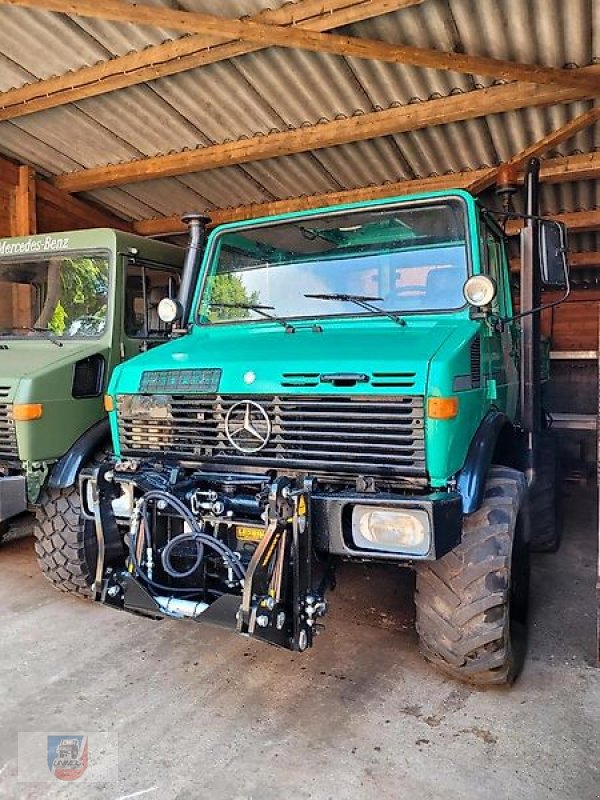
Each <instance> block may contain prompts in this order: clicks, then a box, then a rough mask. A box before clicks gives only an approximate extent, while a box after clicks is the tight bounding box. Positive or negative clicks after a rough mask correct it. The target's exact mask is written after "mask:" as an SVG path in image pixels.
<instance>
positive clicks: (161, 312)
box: [157, 297, 181, 324]
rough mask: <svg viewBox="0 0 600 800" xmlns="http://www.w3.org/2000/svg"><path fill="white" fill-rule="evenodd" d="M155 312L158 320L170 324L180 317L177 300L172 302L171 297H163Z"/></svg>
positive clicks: (179, 307)
mask: <svg viewBox="0 0 600 800" xmlns="http://www.w3.org/2000/svg"><path fill="white" fill-rule="evenodd" d="M157 311H158V316H159V319H161V320H162V321H163V322H166V323H168V324H170V323H171V322H175V320H176V319H179V317H180V315H181V306H180V305H179V303H178V302H177V300H173V299H172V298H171V297H163V299H162V300H161V301H160V303H159V304H158V308H157Z"/></svg>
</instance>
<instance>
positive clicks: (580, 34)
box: [0, 0, 600, 219]
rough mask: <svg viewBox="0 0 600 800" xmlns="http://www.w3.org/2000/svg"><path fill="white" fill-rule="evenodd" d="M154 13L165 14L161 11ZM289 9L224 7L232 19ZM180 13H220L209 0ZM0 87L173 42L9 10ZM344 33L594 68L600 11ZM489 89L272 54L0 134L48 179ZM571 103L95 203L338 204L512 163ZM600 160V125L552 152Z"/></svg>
mask: <svg viewBox="0 0 600 800" xmlns="http://www.w3.org/2000/svg"><path fill="white" fill-rule="evenodd" d="M154 3H155V4H156V5H165V6H170V3H169V2H168V0H164V2H157V0H154ZM281 5H283V4H282V3H281V2H273V0H228V2H227V3H226V4H223V5H221V6H220V7H219V12H220V13H226V14H227V15H228V16H238V15H243V14H254V13H256V12H258V11H260V10H262V9H265V8H267V7H269V8H277V7H280V6H281ZM180 6H181V7H183V8H186V9H192V10H198V11H205V12H208V13H214V11H215V8H214V6H215V4H214V2H211V1H210V0H185V2H183V3H180ZM0 21H1V23H2V24H0V90H6V89H8V88H10V87H11V86H19V85H22V84H24V83H27V82H30V81H31V80H32V79H34V78H36V77H38V78H44V77H49V76H52V75H56V74H61V73H64V72H66V71H67V70H71V69H77V68H79V67H81V66H85V65H92V64H94V63H96V62H98V61H102V60H106V59H107V58H109V57H111V56H112V55H122V54H125V53H127V52H130V51H132V50H139V49H142V48H144V47H147V46H149V45H152V44H157V43H160V42H162V41H166V40H168V39H170V38H176V37H177V36H178V35H179V34H177V33H174V32H172V31H171V32H169V31H160V30H157V29H153V28H150V27H141V26H134V25H124V24H120V23H112V22H106V21H102V20H97V19H84V18H79V17H69V16H66V15H56V14H51V13H49V12H41V11H37V10H36V11H33V10H29V9H23V8H9V7H6V6H2V7H1V8H0ZM343 32H345V33H347V34H349V35H354V36H363V37H370V38H375V39H382V40H385V41H388V42H396V43H406V44H412V45H418V46H422V47H431V48H436V49H448V50H458V51H465V52H468V53H471V54H477V55H487V56H493V57H496V58H503V59H509V60H515V61H526V62H531V63H539V64H547V65H551V66H556V67H563V66H566V65H572V66H585V65H588V64H591V63H594V62H596V61H600V3H599V2H597V0H569V2H566V1H565V0H529V2H523V0H426V2H424V3H422V4H421V5H419V6H415V7H413V8H409V9H404V10H401V11H397V12H394V13H390V14H387V15H384V16H381V17H379V18H376V19H372V20H366V21H363V22H360V23H357V24H355V25H352V26H349V27H348V28H346V29H344V30H343ZM491 83H492V81H491V79H489V78H484V77H481V76H468V75H462V74H456V73H451V72H443V71H439V70H431V69H426V70H425V69H417V68H414V67H409V66H404V65H402V66H400V65H393V64H384V63H381V62H375V61H364V60H359V59H355V58H342V57H339V56H333V55H327V54H323V53H310V52H303V51H299V50H288V49H281V48H269V49H266V50H262V51H260V52H256V53H251V54H247V55H245V56H239V57H237V58H234V59H231V60H230V61H227V62H221V63H216V64H212V65H208V66H206V67H203V68H201V69H195V70H191V71H188V72H185V73H180V74H178V75H173V76H170V77H165V78H161V79H159V80H157V81H153V82H151V83H148V84H144V85H140V86H135V87H130V88H127V89H123V90H121V91H118V92H113V93H111V94H104V95H101V96H98V97H94V98H89V99H86V100H83V101H80V102H77V103H75V104H72V105H69V106H64V107H60V108H55V109H52V110H48V111H43V112H39V113H36V114H32V115H30V116H26V117H22V118H19V119H16V120H13V121H10V122H3V123H0V151H2V152H4V153H5V154H7V155H9V156H12V157H14V158H16V159H18V160H20V161H24V162H27V163H31V164H32V165H34V166H35V167H37V168H39V169H40V170H41V171H43V172H45V173H46V174H49V175H52V174H58V173H61V172H66V171H71V170H74V169H78V168H81V167H91V166H96V165H102V164H108V163H118V162H123V161H128V160H130V159H134V158H140V157H143V156H151V155H156V154H161V153H169V152H172V151H179V150H183V149H185V148H190V149H192V148H195V147H199V146H205V145H207V144H210V143H218V142H224V141H228V140H236V139H239V138H240V137H249V136H253V135H255V134H257V133H259V134H268V133H269V132H270V131H273V130H286V129H288V128H296V127H298V126H301V125H305V124H310V125H314V124H317V123H318V122H319V121H322V120H332V119H335V118H337V117H348V116H351V115H353V114H357V113H365V112H370V111H376V110H379V109H385V108H389V107H391V106H394V105H403V104H406V103H410V102H416V101H426V100H428V99H430V98H433V97H444V96H448V95H450V94H453V93H456V92H468V91H470V90H471V89H473V88H475V87H477V86H487V85H490V84H491ZM589 105H590V104H589V103H572V104H569V105H561V106H554V107H548V108H530V109H524V110H522V111H515V112H510V113H502V114H495V115H490V116H488V117H485V118H482V119H476V120H469V121H464V122H457V123H452V124H448V125H443V126H438V127H434V128H429V129H425V130H420V131H415V132H410V133H403V134H399V135H396V136H387V137H382V138H378V139H374V140H371V141H365V142H360V143H353V144H346V145H341V146H338V147H332V148H328V149H324V150H319V151H315V152H313V153H304V154H300V155H293V156H285V157H280V158H277V159H269V160H266V161H262V162H254V163H250V164H245V165H243V166H232V167H227V168H222V169H218V170H212V171H210V172H203V173H198V174H195V175H186V176H182V177H180V178H169V179H164V180H154V181H149V182H146V183H139V184H135V185H129V186H124V187H122V188H118V189H105V190H100V191H96V192H92V193H91V194H90V196H91V197H92V198H93V199H95V200H96V201H97V202H100V203H102V204H104V205H106V206H107V207H110V208H111V209H114V210H115V211H117V212H118V213H120V214H122V215H125V216H127V217H130V218H134V219H137V218H142V217H147V216H154V215H163V214H166V215H169V214H177V213H180V212H181V211H183V210H186V209H189V208H190V207H192V206H194V207H196V208H199V209H210V208H213V207H224V206H236V205H241V204H245V203H250V202H261V201H266V200H272V199H278V198H286V197H294V196H301V195H304V194H314V193H318V192H327V191H335V190H339V189H341V188H353V187H359V186H367V185H371V184H381V183H384V182H388V181H397V180H403V179H410V178H413V177H425V176H428V175H432V174H445V173H448V172H456V171H462V170H465V169H476V168H478V167H480V166H482V165H491V164H496V163H499V162H500V161H502V160H506V159H507V158H509V157H510V156H511V155H513V154H514V153H515V152H517V151H519V150H521V149H522V148H523V147H525V146H526V145H528V144H530V143H531V142H533V141H536V140H537V139H539V138H541V137H542V136H544V135H545V134H547V133H549V132H550V131H551V130H553V129H555V128H557V127H559V126H560V125H562V124H564V123H565V122H566V121H567V120H568V119H570V118H572V117H573V116H575V115H576V114H579V113H581V112H582V111H583V110H585V109H586V108H588V107H589ZM593 149H600V125H597V126H596V127H595V128H593V129H592V128H590V129H586V130H585V131H582V132H581V133H580V134H578V135H577V136H576V137H574V138H573V139H572V140H570V141H568V142H565V143H564V144H563V145H561V146H560V147H558V148H556V151H555V154H556V153H558V154H569V153H573V152H589V151H591V150H593ZM543 199H544V204H545V205H546V210H548V211H569V210H575V209H585V208H596V207H599V206H600V196H599V189H598V183H597V182H594V181H582V182H579V183H576V184H564V185H560V186H559V185H554V186H546V187H544V192H543Z"/></svg>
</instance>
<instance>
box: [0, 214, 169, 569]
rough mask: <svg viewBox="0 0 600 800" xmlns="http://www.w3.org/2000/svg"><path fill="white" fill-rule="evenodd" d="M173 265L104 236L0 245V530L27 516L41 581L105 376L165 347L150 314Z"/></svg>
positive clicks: (98, 445)
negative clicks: (32, 516)
mask: <svg viewBox="0 0 600 800" xmlns="http://www.w3.org/2000/svg"><path fill="white" fill-rule="evenodd" d="M183 255H184V252H183V250H182V249H181V248H178V247H174V246H171V245H166V244H161V243H156V242H153V241H150V240H147V239H143V238H141V237H137V236H133V235H129V234H127V233H123V232H120V231H115V230H109V229H96V230H79V231H67V232H64V233H56V234H44V235H38V236H28V237H23V238H11V239H0V433H1V439H2V441H1V444H0V523H4V526H5V528H6V524H7V523H8V522H9V521H10V519H12V518H13V517H14V516H15V515H16V514H19V513H21V512H23V511H25V510H26V509H33V510H35V511H36V514H37V522H36V535H37V538H38V542H37V549H38V556H39V557H40V561H41V564H42V567H43V569H44V571H45V573H46V574H47V575H48V576H49V577H51V578H52V576H54V575H55V573H56V570H57V569H58V566H57V564H58V560H60V559H59V554H57V553H53V554H52V555H49V554H48V552H47V549H48V547H49V544H48V541H47V540H48V538H49V537H50V536H52V535H54V533H55V532H56V533H58V535H59V536H60V537H62V536H63V535H64V533H63V531H62V529H61V523H62V522H64V521H65V520H64V514H63V513H62V512H61V509H63V511H64V512H66V513H69V510H68V509H72V510H73V513H74V514H76V515H78V491H77V476H78V472H79V470H80V468H81V466H82V465H83V464H85V463H88V462H89V460H90V459H92V458H93V457H94V456H95V454H96V453H97V452H99V451H100V450H101V449H102V448H103V447H105V446H106V444H107V442H108V423H107V419H106V414H105V411H104V407H103V395H104V393H105V391H106V387H107V385H108V381H109V379H110V376H111V374H112V371H113V369H114V368H115V367H116V366H117V365H118V364H120V363H121V362H122V361H124V360H125V359H127V358H130V357H131V356H133V355H136V354H138V353H140V352H142V351H144V350H146V349H149V348H151V347H152V346H154V345H156V344H159V343H161V342H164V341H166V339H167V336H168V326H166V325H165V324H164V323H163V322H161V321H160V319H159V318H158V315H157V311H156V309H157V305H158V301H159V300H160V298H161V297H165V296H169V295H171V296H175V295H176V294H177V291H178V286H179V281H180V276H181V265H182V262H183ZM65 502H66V503H67V506H68V508H67V506H65ZM73 518H74V517H73ZM49 520H52V522H50V521H49ZM71 521H72V520H71ZM67 522H68V520H67ZM65 524H67V523H65ZM76 527H77V525H76ZM71 544H72V543H71ZM65 547H67V545H66V544H65ZM57 559H58V560H57ZM61 585H62V584H61Z"/></svg>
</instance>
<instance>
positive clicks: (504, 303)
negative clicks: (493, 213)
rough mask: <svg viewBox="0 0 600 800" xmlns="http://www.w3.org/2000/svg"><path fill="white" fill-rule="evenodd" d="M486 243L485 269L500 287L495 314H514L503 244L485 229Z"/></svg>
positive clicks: (484, 246) (484, 245)
mask: <svg viewBox="0 0 600 800" xmlns="http://www.w3.org/2000/svg"><path fill="white" fill-rule="evenodd" d="M484 231H485V241H484V243H483V251H484V260H485V268H486V272H487V274H488V275H489V276H490V278H493V279H494V281H495V283H496V286H497V287H498V294H497V297H496V300H495V301H494V304H493V309H492V310H493V311H494V313H500V314H502V315H505V316H510V315H511V314H512V300H511V295H510V285H509V281H508V274H507V272H506V270H507V264H506V258H505V254H504V253H505V251H504V246H503V243H502V242H501V240H500V239H498V238H497V236H496V235H495V234H493V233H492V232H491V231H490V230H489V229H487V228H485V229H484Z"/></svg>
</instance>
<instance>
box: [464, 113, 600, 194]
mask: <svg viewBox="0 0 600 800" xmlns="http://www.w3.org/2000/svg"><path fill="white" fill-rule="evenodd" d="M598 120H600V106H595V107H594V108H591V109H590V110H589V111H586V112H584V113H583V114H579V115H578V116H577V117H575V119H572V120H570V121H569V122H567V123H566V124H565V125H562V126H561V127H560V128H557V129H556V130H555V131H552V133H549V134H548V135H547V136H544V137H543V138H542V139H540V140H539V141H537V142H534V144H532V145H529V147H526V148H525V149H524V150H521V152H520V153H517V154H516V155H514V156H513V157H512V158H510V159H509V160H508V161H507V162H505V163H504V164H502V165H501V166H499V167H493V168H492V169H489V170H487V172H486V173H485V174H484V175H482V176H480V177H478V178H477V179H476V180H474V181H473V183H472V184H471V185H470V186H469V191H471V192H473V194H478V193H479V192H482V191H483V190H484V189H487V188H488V187H489V186H493V185H494V183H495V182H496V180H497V178H498V176H499V174H500V172H501V171H502V170H503V169H506V168H507V167H509V168H511V169H513V170H518V169H522V168H523V167H524V166H525V164H526V163H527V162H528V161H529V159H530V158H533V157H537V156H541V155H543V154H544V153H547V152H548V150H551V149H552V148H553V147H556V146H557V145H559V144H562V142H565V141H567V139H570V138H571V137H572V136H575V134H577V133H579V132H580V131H582V130H584V129H585V128H588V127H590V125H594V124H595V123H596V122H598Z"/></svg>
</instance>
